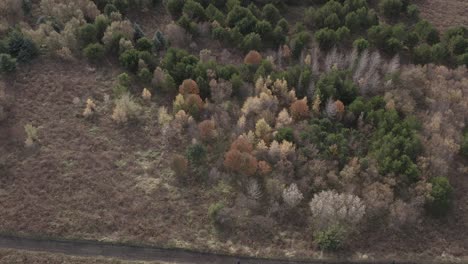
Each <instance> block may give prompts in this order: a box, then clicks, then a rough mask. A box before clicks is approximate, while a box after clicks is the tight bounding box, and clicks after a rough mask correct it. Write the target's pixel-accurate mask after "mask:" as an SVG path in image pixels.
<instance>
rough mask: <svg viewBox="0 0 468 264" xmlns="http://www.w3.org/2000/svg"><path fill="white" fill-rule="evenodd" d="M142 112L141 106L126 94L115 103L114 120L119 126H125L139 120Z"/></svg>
mask: <svg viewBox="0 0 468 264" xmlns="http://www.w3.org/2000/svg"><path fill="white" fill-rule="evenodd" d="M141 110H142V109H141V106H140V105H138V104H137V103H135V101H134V100H133V97H132V96H130V95H129V94H124V95H122V97H120V98H119V99H117V100H116V101H115V108H114V111H113V113H112V119H113V120H114V121H115V122H117V123H119V124H124V123H127V122H128V121H130V120H135V119H137V118H138V116H139V115H140V113H141Z"/></svg>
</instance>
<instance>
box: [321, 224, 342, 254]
mask: <svg viewBox="0 0 468 264" xmlns="http://www.w3.org/2000/svg"><path fill="white" fill-rule="evenodd" d="M344 240H345V230H344V229H343V228H342V227H341V226H339V225H334V226H331V227H329V228H327V229H326V230H323V231H319V232H317V234H316V235H315V243H317V245H318V246H319V247H320V249H322V250H329V251H335V250H338V249H340V248H341V247H342V245H343V242H344Z"/></svg>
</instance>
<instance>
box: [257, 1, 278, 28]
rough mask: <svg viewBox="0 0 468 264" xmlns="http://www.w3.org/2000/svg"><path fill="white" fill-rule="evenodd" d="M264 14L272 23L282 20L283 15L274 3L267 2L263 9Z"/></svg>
mask: <svg viewBox="0 0 468 264" xmlns="http://www.w3.org/2000/svg"><path fill="white" fill-rule="evenodd" d="M262 16H263V18H264V19H266V20H268V21H269V22H270V23H271V24H276V23H277V22H278V20H280V18H281V15H280V12H279V10H278V9H277V8H276V6H274V5H273V4H266V5H265V6H264V7H263V9H262Z"/></svg>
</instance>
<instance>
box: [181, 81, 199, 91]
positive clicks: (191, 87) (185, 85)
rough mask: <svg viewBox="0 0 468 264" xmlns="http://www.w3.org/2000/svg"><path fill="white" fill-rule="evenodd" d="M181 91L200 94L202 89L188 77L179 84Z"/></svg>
mask: <svg viewBox="0 0 468 264" xmlns="http://www.w3.org/2000/svg"><path fill="white" fill-rule="evenodd" d="M179 93H180V94H199V93H200V89H199V88H198V84H197V83H196V82H195V81H194V80H192V79H187V80H184V81H183V82H182V84H181V85H180V86H179Z"/></svg>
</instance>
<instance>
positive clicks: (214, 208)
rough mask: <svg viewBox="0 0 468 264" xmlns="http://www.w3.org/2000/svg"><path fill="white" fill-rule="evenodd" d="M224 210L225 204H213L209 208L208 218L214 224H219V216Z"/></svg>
mask: <svg viewBox="0 0 468 264" xmlns="http://www.w3.org/2000/svg"><path fill="white" fill-rule="evenodd" d="M223 208H224V204H223V203H222V202H217V203H214V204H211V205H210V207H209V208H208V217H209V218H210V220H211V222H212V223H213V224H217V219H218V214H219V212H220V211H221V210H222V209H223Z"/></svg>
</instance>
